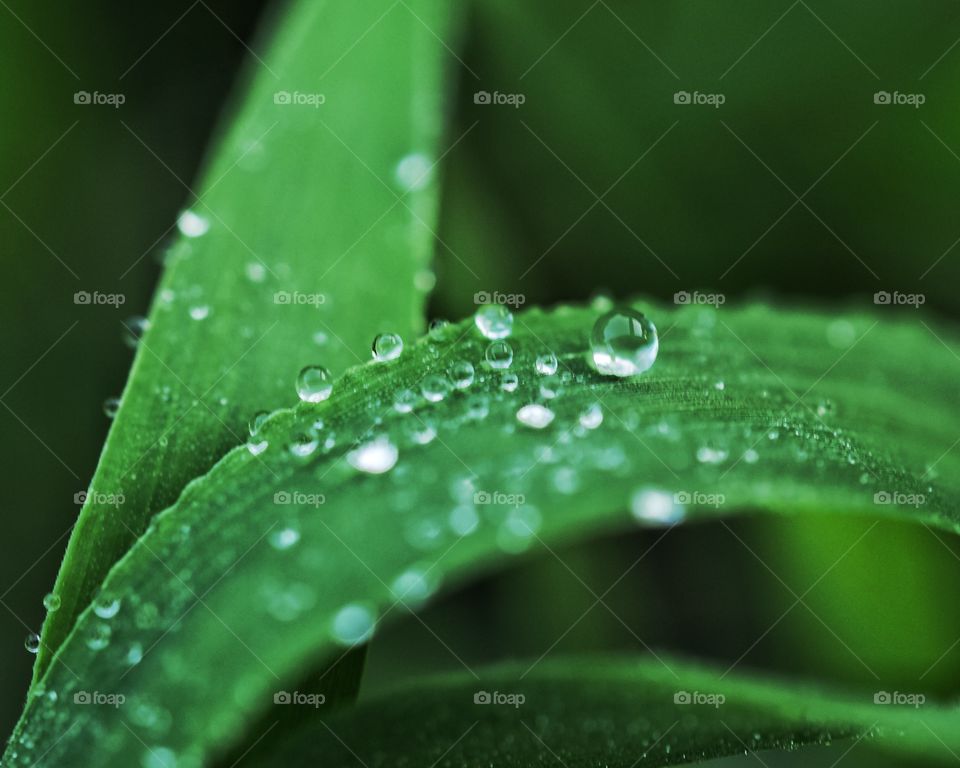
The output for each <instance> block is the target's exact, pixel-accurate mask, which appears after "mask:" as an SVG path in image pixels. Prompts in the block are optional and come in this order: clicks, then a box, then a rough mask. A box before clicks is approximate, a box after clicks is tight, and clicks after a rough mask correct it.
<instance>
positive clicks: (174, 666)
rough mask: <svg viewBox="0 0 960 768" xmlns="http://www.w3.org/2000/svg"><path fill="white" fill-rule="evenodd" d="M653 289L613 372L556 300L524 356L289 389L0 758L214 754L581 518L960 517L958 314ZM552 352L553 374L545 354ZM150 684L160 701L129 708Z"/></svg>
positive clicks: (186, 506) (435, 362) (601, 525)
mask: <svg viewBox="0 0 960 768" xmlns="http://www.w3.org/2000/svg"><path fill="white" fill-rule="evenodd" d="M643 308H644V309H645V310H647V311H648V312H649V314H650V316H651V317H652V318H653V319H654V321H655V322H656V323H657V324H658V326H659V329H660V336H661V351H660V358H659V359H658V361H657V363H656V365H655V366H654V368H653V369H652V370H651V371H650V372H649V373H648V374H646V375H644V376H642V377H639V378H634V379H614V378H611V377H605V376H601V375H599V374H597V373H596V372H595V371H594V370H593V369H592V368H591V367H590V365H589V364H588V341H587V340H588V337H589V333H590V330H591V327H592V326H593V323H594V321H595V320H596V319H597V316H598V314H599V313H598V311H595V310H592V309H581V308H571V307H562V308H559V309H556V310H554V311H552V312H549V313H544V312H542V311H539V310H532V311H528V312H524V313H523V314H520V315H518V316H517V317H516V321H515V324H514V330H513V334H512V336H511V337H510V343H511V345H512V347H513V354H514V357H513V363H512V365H511V367H510V369H509V370H508V371H500V370H491V369H489V368H487V367H486V366H485V364H484V363H483V362H482V361H483V359H484V354H485V350H486V348H487V347H488V345H489V342H488V341H487V340H486V339H484V338H482V337H481V336H480V334H479V332H478V331H477V329H476V328H475V327H474V325H473V323H472V322H471V321H467V322H464V323H461V324H459V325H455V326H451V327H449V328H448V329H447V330H446V332H445V333H443V334H436V335H434V336H433V337H431V338H429V339H425V340H423V341H421V342H420V343H418V344H417V345H415V346H414V347H412V348H409V349H408V350H407V351H406V352H405V353H404V354H403V356H402V357H401V358H400V359H399V360H397V361H394V362H390V363H383V364H368V365H366V366H363V367H360V368H357V369H353V370H351V371H350V372H348V373H347V374H346V375H345V376H344V377H343V378H342V379H341V380H339V381H338V382H337V385H336V387H335V391H334V394H333V396H332V397H331V399H330V400H328V401H327V402H325V403H321V404H319V405H313V404H302V405H300V406H298V407H297V408H296V409H293V410H290V411H282V412H279V413H277V414H275V415H274V416H273V417H272V418H271V419H270V421H269V422H268V423H267V424H266V425H265V426H264V428H263V432H262V434H261V435H259V436H258V438H257V443H256V446H255V447H254V450H255V452H256V453H257V455H252V454H251V451H250V450H248V449H245V448H241V449H237V450H235V451H233V452H231V453H230V454H229V455H228V456H226V457H225V458H224V459H223V460H222V461H221V462H220V463H219V464H218V465H217V466H216V467H215V468H214V470H213V471H211V472H210V473H209V474H208V475H207V476H205V477H203V478H200V479H198V480H196V481H194V482H192V483H191V484H190V485H188V486H187V488H186V490H185V491H184V494H183V495H182V496H181V498H180V499H179V500H178V502H177V503H176V505H175V506H174V507H172V508H171V509H169V510H167V511H166V512H165V513H164V514H162V515H160V516H158V517H157V519H156V520H155V522H154V523H153V524H152V526H151V528H150V529H149V530H148V531H147V533H146V534H145V535H144V536H143V537H142V538H141V539H140V540H139V541H138V542H137V543H136V545H135V546H134V547H133V548H132V549H131V551H130V552H129V554H128V555H127V556H126V557H125V558H124V559H123V560H122V561H121V562H120V563H118V565H117V566H116V567H115V568H114V569H113V571H112V572H111V574H110V576H109V578H108V579H107V582H106V585H105V588H106V590H107V596H108V597H109V598H110V599H111V600H116V601H118V604H119V606H120V608H119V610H118V611H117V612H116V615H115V616H113V617H112V618H103V617H101V616H98V615H97V614H96V613H95V612H93V611H92V610H91V611H87V612H86V613H84V615H83V616H82V617H81V619H80V621H79V622H78V624H77V626H76V627H75V629H74V631H73V632H72V633H71V636H70V637H69V639H68V640H67V642H66V644H65V645H64V650H63V653H62V654H61V656H60V659H59V662H58V663H56V664H54V665H53V666H52V667H51V668H50V670H49V672H48V674H47V675H46V676H45V678H44V680H43V681H42V685H43V687H44V689H45V691H47V692H50V691H54V692H56V701H49V700H47V699H45V698H43V697H42V696H39V697H35V698H34V699H33V700H32V701H31V702H30V703H29V705H28V708H27V710H26V712H25V715H24V718H23V720H22V722H21V724H20V727H19V728H18V731H17V733H16V735H15V738H14V740H13V742H12V743H11V746H10V750H9V752H8V756H7V763H6V764H7V765H10V766H17V765H26V764H29V762H30V761H31V760H32V759H35V758H36V756H37V755H38V754H39V753H40V752H41V751H43V750H46V749H49V750H50V753H49V754H50V755H51V756H52V757H53V758H54V759H57V758H59V757H61V756H63V755H66V754H70V755H71V756H72V757H73V759H76V760H83V759H85V757H86V756H91V757H90V759H93V758H92V755H94V754H97V755H98V758H97V759H103V760H107V761H108V762H109V761H119V762H128V763H135V762H136V761H138V760H140V759H141V758H143V757H144V755H145V754H147V752H146V751H145V750H156V749H166V750H169V751H170V753H171V754H175V755H177V756H178V757H180V758H182V759H184V760H187V761H189V760H201V759H207V758H208V757H209V756H210V755H211V754H217V753H220V752H222V751H223V750H226V749H228V748H229V746H230V745H231V744H232V743H234V742H236V741H237V740H238V739H240V738H241V737H242V734H243V732H244V729H245V727H246V726H248V725H249V724H250V723H251V722H253V721H254V720H255V719H256V718H258V717H262V716H263V714H264V713H265V712H266V711H268V710H269V708H270V707H271V706H272V705H273V702H274V696H275V695H276V694H277V693H278V692H281V691H283V690H286V689H287V686H289V685H292V684H295V683H296V681H297V678H298V675H299V674H300V673H301V672H302V671H303V669H304V668H305V667H307V666H309V665H310V664H312V663H315V662H316V661H317V660H318V659H334V660H335V659H336V658H337V657H338V656H339V655H340V654H342V653H343V652H344V649H345V648H349V647H353V646H354V645H356V644H358V643H363V642H364V641H365V640H366V639H367V638H368V637H369V635H370V633H371V632H373V631H374V629H375V625H376V623H377V622H378V621H383V620H387V619H393V618H395V617H396V616H397V615H399V614H400V613H402V608H403V607H404V606H406V605H409V604H410V603H412V602H417V601H420V600H423V599H426V598H428V597H429V596H430V594H432V592H433V591H435V589H436V588H437V587H438V586H439V584H440V582H441V581H444V582H447V583H449V584H455V583H459V582H462V581H463V580H464V579H466V578H469V577H470V576H471V575H472V574H476V573H477V572H478V571H479V570H481V569H490V568H496V567H498V566H502V565H503V564H504V563H505V562H506V561H508V560H509V559H510V558H511V557H513V556H515V555H518V554H521V553H523V552H525V551H528V550H531V549H537V548H540V547H551V548H552V547H554V546H555V545H557V544H558V543H562V542H564V541H568V540H570V539H574V538H576V539H583V538H586V537H589V536H593V535H597V534H600V533H603V532H607V531H610V530H616V529H618V528H623V527H624V526H629V525H635V524H638V523H640V524H654V525H663V524H669V523H675V522H677V521H680V520H683V519H687V520H693V519H698V518H699V519H708V518H710V517H715V516H717V515H724V514H734V513H736V512H738V511H742V510H744V509H746V508H753V509H756V508H762V509H765V510H768V511H770V512H774V513H796V512H804V511H817V510H823V509H837V510H843V511H844V512H845V513H848V514H865V515H870V516H876V515H878V514H883V515H890V516H893V517H897V518H899V519H903V520H908V521H913V522H917V523H925V524H927V525H931V526H937V527H939V528H942V529H945V530H948V531H953V532H956V531H957V530H958V521H960V504H958V489H957V485H956V478H957V477H958V476H960V475H958V469H960V467H958V464H960V456H958V455H957V454H956V453H955V452H952V451H951V447H952V446H954V445H955V440H956V431H957V430H956V426H957V425H956V424H955V423H952V422H950V421H948V420H945V419H944V418H943V413H952V412H954V411H953V406H954V404H955V400H956V397H957V395H956V389H955V371H954V365H955V361H954V360H953V359H952V358H951V357H950V356H949V355H948V354H946V353H945V350H944V349H943V346H942V344H941V342H940V341H938V339H937V338H935V337H934V336H933V335H932V333H931V332H930V331H935V332H936V333H937V335H938V336H939V337H940V338H941V339H950V340H951V343H955V342H953V341H952V340H953V339H954V336H953V335H951V334H952V332H948V331H947V330H946V329H943V328H940V327H939V326H936V325H935V324H933V322H932V320H930V319H929V318H927V319H926V322H927V326H926V328H922V327H920V326H918V325H916V324H914V323H912V322H909V323H908V322H901V321H899V320H887V319H884V320H881V319H879V316H878V315H876V314H855V313H846V314H843V315H838V314H836V313H826V312H816V311H803V312H801V311H780V310H773V309H770V308H769V307H766V306H764V305H749V306H745V307H742V308H732V307H725V308H723V309H722V310H720V311H717V310H714V309H712V308H703V307H684V308H679V309H678V308H669V309H667V308H665V307H650V306H649V305H645V306H644V307H643ZM928 329H929V330H928ZM944 343H947V342H946V341H944ZM548 351H550V352H552V353H553V354H555V355H556V356H557V358H558V361H559V368H558V373H557V374H556V375H554V376H544V375H540V374H539V373H537V370H536V368H535V366H534V360H535V359H536V358H537V357H538V356H540V355H542V354H544V353H546V352H548ZM464 363H471V364H472V365H473V366H474V375H473V379H472V381H471V382H470V384H469V386H465V387H464V388H463V389H455V388H448V386H445V385H443V383H442V378H443V377H447V380H448V381H449V378H448V377H449V372H450V371H451V369H452V368H453V367H454V366H456V371H457V373H456V377H457V379H458V381H459V382H460V383H461V384H465V382H466V380H467V379H468V378H469V377H467V376H466V375H465V373H464V370H463V369H464V366H463V364H464ZM918 366H922V368H923V375H922V376H919V375H917V374H916V371H917V367H918ZM541 367H542V366H541ZM511 373H512V374H516V375H517V377H518V383H517V385H516V387H515V388H514V387H512V386H511V387H508V389H510V390H511V391H506V390H505V389H504V386H503V384H504V376H505V374H511ZM438 377H441V378H438ZM721 384H722V386H721ZM407 390H411V391H413V392H419V391H423V392H426V393H427V394H428V395H429V397H428V398H427V399H426V400H425V399H424V398H419V399H417V398H411V396H410V395H409V394H408V393H407ZM441 390H443V391H446V396H445V397H444V398H443V399H442V400H437V397H436V393H437V392H439V391H441ZM551 393H552V394H554V395H555V396H554V397H552V398H551V397H549V395H550V394H551ZM398 399H399V402H400V404H401V408H400V409H399V410H398V409H397V408H396V407H395V403H396V402H397V400H398ZM432 401H436V402H432ZM533 402H540V403H541V404H545V406H544V407H548V408H549V409H550V410H551V411H552V412H553V414H554V418H553V420H552V421H551V422H550V423H549V425H546V426H544V427H543V428H542V429H536V428H532V427H531V426H528V425H526V424H523V423H520V422H519V421H518V419H517V416H516V414H517V411H518V410H519V409H520V408H521V407H522V406H524V405H528V404H531V403H533ZM411 405H412V406H413V410H412V411H409V410H408V407H409V406H411ZM598 409H599V414H600V416H602V421H601V419H599V418H598ZM318 420H322V425H321V424H319V423H318ZM890 434H895V435H897V436H898V439H897V440H896V441H890V440H889V435H890ZM394 464H395V465H394ZM932 467H936V470H937V472H938V477H937V478H935V479H934V478H933V472H932V470H931V468H932ZM358 468H359V469H358ZM498 494H505V495H506V496H511V495H522V496H523V497H525V502H524V503H523V504H521V505H519V506H517V505H515V504H513V505H512V504H509V503H506V504H499V503H497V501H498V500H499V496H498ZM507 501H508V502H509V499H507ZM487 502H492V503H487ZM628 510H630V511H632V512H633V514H632V515H631V514H630V512H629V511H628ZM214 520H215V522H212V521H214ZM214 668H215V669H217V670H218V671H219V673H220V679H221V681H222V683H223V687H224V689H223V690H222V691H219V692H218V694H217V695H216V696H211V695H210V691H209V687H208V684H207V682H206V681H205V680H203V679H202V678H200V677H198V676H197V675H196V670H197V669H214ZM83 690H99V691H102V692H117V693H126V694H128V695H129V697H130V701H131V707H130V708H128V709H123V708H120V709H116V710H109V711H107V710H104V708H99V709H94V708H90V707H77V706H75V705H74V704H73V703H72V702H73V697H74V695H76V694H77V693H78V692H80V691H83ZM141 707H143V708H145V709H146V711H148V712H161V713H166V714H167V716H165V717H160V718H159V719H158V720H156V721H152V720H150V719H147V720H144V719H143V718H140V719H134V718H133V716H132V713H134V712H137V711H140V708H141ZM941 737H942V738H944V739H948V738H949V739H952V738H953V736H951V735H948V734H941ZM145 745H146V746H145ZM187 764H189V762H188V763H187Z"/></svg>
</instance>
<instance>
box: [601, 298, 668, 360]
mask: <svg viewBox="0 0 960 768" xmlns="http://www.w3.org/2000/svg"><path fill="white" fill-rule="evenodd" d="M590 347H591V352H592V355H593V364H594V366H595V367H596V369H597V370H598V371H599V372H600V373H604V374H608V375H611V376H636V375H637V374H639V373H643V372H644V371H646V370H649V368H650V366H652V365H653V363H654V362H655V361H656V359H657V352H658V350H659V348H660V342H659V340H658V339H657V329H656V328H655V327H654V325H653V323H651V322H650V321H649V320H648V319H647V318H646V317H645V316H644V315H643V313H641V312H637V311H636V310H634V309H630V308H629V307H625V308H621V309H615V310H613V311H612V312H608V313H607V314H605V315H603V316H602V317H601V318H600V319H598V320H597V322H596V324H595V325H594V326H593V333H592V334H591V337H590Z"/></svg>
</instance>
